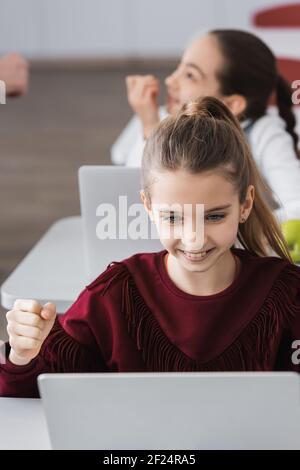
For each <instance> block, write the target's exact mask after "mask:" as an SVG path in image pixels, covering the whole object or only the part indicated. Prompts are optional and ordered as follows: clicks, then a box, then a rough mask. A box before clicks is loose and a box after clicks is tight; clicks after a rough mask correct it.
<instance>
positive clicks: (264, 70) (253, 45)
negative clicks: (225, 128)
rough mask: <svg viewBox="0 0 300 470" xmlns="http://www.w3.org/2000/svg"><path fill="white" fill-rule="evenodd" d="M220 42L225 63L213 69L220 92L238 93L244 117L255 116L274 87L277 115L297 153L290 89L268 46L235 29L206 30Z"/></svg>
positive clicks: (251, 117)
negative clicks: (242, 100) (244, 108)
mask: <svg viewBox="0 0 300 470" xmlns="http://www.w3.org/2000/svg"><path fill="white" fill-rule="evenodd" d="M209 34H211V35H212V36H214V37H215V38H216V39H217V41H218V44H219V46H220V49H221V52H222V54H223V56H224V59H225V66H224V67H222V69H221V70H219V71H218V73H217V78H218V80H219V83H220V86H221V87H220V91H221V93H222V94H223V95H224V96H228V95H232V94H234V93H239V94H241V95H242V96H244V97H245V98H246V100H247V107H246V110H245V113H244V114H243V117H244V118H250V119H252V120H254V121H255V120H256V119H258V118H260V117H261V116H263V115H264V114H265V112H266V109H267V106H268V101H269V98H270V96H271V94H272V93H273V92H274V91H275V93H276V101H277V106H278V111H279V115H280V116H281V117H282V119H283V120H284V121H285V123H286V130H287V131H288V133H289V134H290V135H291V136H292V138H293V142H294V147H295V150H296V154H297V155H298V148H297V145H298V135H297V133H296V132H295V126H296V118H295V115H294V113H293V111H292V99H291V94H292V90H291V87H290V85H289V83H288V82H287V81H286V80H285V79H284V78H283V77H282V76H281V75H280V74H279V73H278V71H277V63H276V58H275V56H274V54H273V52H272V51H271V50H270V49H269V47H268V46H267V45H266V44H265V43H264V42H263V41H262V40H261V39H259V38H258V37H257V36H255V35H254V34H251V33H248V32H246V31H240V30H235V29H216V30H213V31H210V33H209Z"/></svg>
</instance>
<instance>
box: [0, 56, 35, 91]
mask: <svg viewBox="0 0 300 470" xmlns="http://www.w3.org/2000/svg"><path fill="white" fill-rule="evenodd" d="M0 80H3V81H4V82H5V85H6V94H7V96H19V95H24V94H25V93H26V92H27V90H28V80H29V65H28V62H27V60H26V59H24V57H22V56H21V55H20V54H17V53H11V54H6V55H5V56H3V57H1V58H0Z"/></svg>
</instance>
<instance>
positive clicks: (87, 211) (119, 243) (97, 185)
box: [79, 166, 163, 281]
mask: <svg viewBox="0 0 300 470" xmlns="http://www.w3.org/2000/svg"><path fill="white" fill-rule="evenodd" d="M140 181H141V170H140V169H139V168H126V167H116V166H82V167H81V168H80V169H79V193H80V204H81V215H82V222H83V236H84V255H85V260H86V269H87V275H88V280H89V281H91V280H93V279H95V278H96V277H97V276H98V275H99V274H100V273H101V272H103V271H104V270H105V269H106V267H107V266H108V264H109V263H111V262H112V261H121V260H123V259H125V258H127V257H129V256H131V255H133V254H135V253H143V252H155V251H161V250H162V249H163V246H162V245H161V243H160V241H159V239H158V237H157V236H156V238H153V239H151V233H156V234H157V232H155V230H156V229H155V227H154V224H153V223H152V222H151V221H150V220H149V218H148V224H149V230H148V235H149V237H148V239H132V238H130V237H129V236H128V233H129V234H130V233H132V231H133V230H132V229H133V228H134V227H135V226H136V223H138V222H137V221H138V214H139V213H138V212H136V214H135V213H134V212H135V209H140V210H143V211H144V209H143V208H142V205H141V204H142V202H141V199H140V190H141V182H140ZM120 196H121V198H120ZM104 204H106V206H105V205H104ZM132 204H138V205H139V207H137V206H132ZM113 207H114V208H115V215H116V233H115V235H116V239H109V238H107V239H100V238H99V235H98V233H99V231H100V227H102V228H103V226H104V225H105V224H104V222H103V223H101V220H102V221H104V219H106V220H108V217H107V216H108V214H113ZM120 207H124V208H126V207H127V209H128V210H129V209H130V211H132V212H131V215H129V216H128V217H127V220H126V214H125V211H120ZM119 216H120V220H119ZM143 217H144V218H145V219H144V220H147V213H146V212H145V211H144V212H143ZM135 221H136V223H135ZM126 225H127V230H126ZM97 230H98V233H97ZM151 231H152V232H151ZM126 234H127V238H125V237H126ZM120 236H121V237H124V238H123V239H120Z"/></svg>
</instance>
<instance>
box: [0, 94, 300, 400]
mask: <svg viewBox="0 0 300 470" xmlns="http://www.w3.org/2000/svg"><path fill="white" fill-rule="evenodd" d="M142 188H143V189H142V191H141V197H142V200H143V202H144V205H145V208H146V210H147V212H148V213H149V215H150V217H151V218H153V220H154V221H155V222H156V224H157V227H158V232H159V234H160V240H161V242H162V244H163V245H164V247H165V250H163V251H161V252H158V253H141V254H136V255H134V256H131V257H130V258H128V259H125V260H124V261H122V262H113V263H111V264H110V265H109V267H108V268H107V270H106V271H105V272H104V273H102V274H101V275H100V276H99V277H98V278H97V279H96V280H95V281H94V282H92V283H91V284H90V285H89V286H87V288H86V289H85V290H84V291H83V292H82V293H81V294H80V296H79V297H78V299H77V301H76V302H75V303H74V305H73V306H72V307H71V308H70V309H69V310H68V311H67V312H66V313H65V314H64V315H60V316H59V317H58V318H56V311H55V306H54V305H53V304H50V303H48V304H46V305H44V306H41V305H39V304H38V303H37V302H35V301H33V300H18V301H16V303H15V305H14V309H13V310H11V311H10V312H8V313H7V319H8V333H9V344H7V351H6V357H7V362H6V364H3V365H2V366H1V374H0V391H1V394H2V395H6V396H30V397H32V396H37V393H38V392H37V387H36V379H37V376H38V375H39V374H40V373H43V372H88V371H94V372H104V371H111V372H121V371H122V372H138V371H148V372H150V371H158V372H166V371H170V372H172V371H271V370H294V371H298V372H299V371H300V367H299V364H297V363H296V361H294V360H293V357H294V356H293V353H294V352H295V351H294V347H295V344H296V343H295V342H296V340H297V339H300V268H298V267H297V266H295V265H293V264H292V263H291V262H290V260H289V255H288V251H287V247H286V246H285V242H284V240H283V238H282V235H281V232H280V230H279V228H278V226H277V223H276V221H275V219H274V218H273V215H272V213H271V212H270V210H269V209H268V207H267V206H266V204H265V203H264V201H263V199H262V197H261V191H262V188H263V183H262V181H261V179H260V177H259V174H258V172H257V170H256V167H255V165H254V163H253V159H252V157H251V153H250V151H249V148H248V146H247V143H246V141H245V138H244V136H243V133H242V131H241V129H240V126H239V124H238V121H237V120H236V119H235V118H234V117H233V115H232V114H231V113H230V111H229V110H228V108H227V107H226V106H225V105H224V104H222V103H221V102H220V101H218V100H217V99H215V98H205V99H203V100H198V101H196V102H194V103H190V104H188V105H186V106H185V108H184V109H183V110H182V112H181V113H179V114H178V115H176V116H175V117H169V118H167V119H166V120H164V121H163V122H162V123H161V124H160V125H159V126H158V127H157V129H156V130H155V131H154V132H153V133H152V134H151V137H150V138H149V140H148V142H147V145H146V148H145V152H144V157H143V163H142ZM186 204H188V205H189V206H191V207H192V209H193V210H192V211H191V212H190V215H187V214H186V212H185V211H184V210H180V208H184V206H185V205H186ZM199 204H200V205H201V206H202V207H203V208H204V212H203V217H201V220H200V221H198V220H197V216H198V215H199V214H198V213H197V210H194V209H197V207H196V206H197V205H199ZM176 207H177V209H176V210H175V209H174V208H176ZM167 208H170V209H169V210H168V209H167ZM185 217H187V219H186V218H185ZM189 218H190V219H189ZM198 229H199V231H200V232H201V233H198ZM237 239H238V240H239V243H240V244H241V245H242V246H243V248H244V249H238V248H235V247H234V245H235V242H236V240H237ZM270 249H272V250H273V251H274V253H275V254H276V255H277V257H268V256H267V253H268V252H269V251H270ZM297 344H298V343H297ZM299 362H300V361H299Z"/></svg>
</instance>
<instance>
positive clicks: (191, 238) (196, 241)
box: [181, 229, 207, 250]
mask: <svg viewBox="0 0 300 470" xmlns="http://www.w3.org/2000/svg"><path fill="white" fill-rule="evenodd" d="M181 241H182V243H183V244H184V245H185V246H187V247H188V248H189V249H197V250H201V248H202V247H203V246H205V245H206V244H207V235H206V234H205V233H204V232H203V230H196V231H193V230H187V229H183V233H182V237H181Z"/></svg>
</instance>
